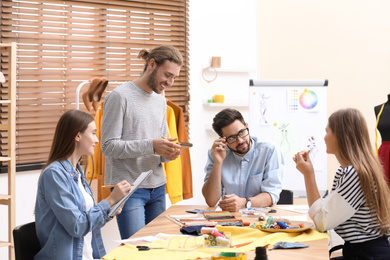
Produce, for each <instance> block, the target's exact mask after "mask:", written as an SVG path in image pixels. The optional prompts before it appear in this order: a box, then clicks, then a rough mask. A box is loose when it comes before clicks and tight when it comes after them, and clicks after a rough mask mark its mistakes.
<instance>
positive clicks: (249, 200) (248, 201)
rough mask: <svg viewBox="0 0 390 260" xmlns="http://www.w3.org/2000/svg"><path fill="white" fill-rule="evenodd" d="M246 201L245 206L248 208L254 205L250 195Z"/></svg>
mask: <svg viewBox="0 0 390 260" xmlns="http://www.w3.org/2000/svg"><path fill="white" fill-rule="evenodd" d="M245 199H246V203H245V207H246V208H251V207H252V201H251V199H250V198H249V197H246V198H245Z"/></svg>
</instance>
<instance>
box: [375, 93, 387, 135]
mask: <svg viewBox="0 0 390 260" xmlns="http://www.w3.org/2000/svg"><path fill="white" fill-rule="evenodd" d="M381 107H382V104H381V105H378V106H376V107H375V108H374V110H375V116H376V117H378V114H379V112H380V110H381ZM377 129H378V131H379V133H380V134H381V137H382V141H390V94H389V95H387V102H386V103H385V106H384V107H383V111H382V114H381V115H380V117H379V122H378V126H377Z"/></svg>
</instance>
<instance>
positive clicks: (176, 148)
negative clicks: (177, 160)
mask: <svg viewBox="0 0 390 260" xmlns="http://www.w3.org/2000/svg"><path fill="white" fill-rule="evenodd" d="M162 138H164V139H165V140H167V139H166V138H165V137H164V136H163V137H162ZM175 149H176V151H179V150H178V149H177V148H176V147H175Z"/></svg>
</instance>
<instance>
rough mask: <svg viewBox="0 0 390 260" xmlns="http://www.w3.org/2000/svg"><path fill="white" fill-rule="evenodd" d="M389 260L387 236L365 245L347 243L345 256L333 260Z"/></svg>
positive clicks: (389, 243)
mask: <svg viewBox="0 0 390 260" xmlns="http://www.w3.org/2000/svg"><path fill="white" fill-rule="evenodd" d="M341 259H344V260H389V259H390V242H389V238H388V237H386V236H383V237H380V238H377V239H373V240H370V241H367V242H363V243H349V242H345V244H344V247H343V256H341V257H334V258H332V260H341Z"/></svg>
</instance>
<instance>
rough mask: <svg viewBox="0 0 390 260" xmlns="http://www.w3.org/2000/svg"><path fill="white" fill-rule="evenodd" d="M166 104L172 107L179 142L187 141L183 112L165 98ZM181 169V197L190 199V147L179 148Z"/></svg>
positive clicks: (191, 193) (191, 190)
mask: <svg viewBox="0 0 390 260" xmlns="http://www.w3.org/2000/svg"><path fill="white" fill-rule="evenodd" d="M167 105H168V106H170V107H171V108H173V111H174V113H175V119H176V127H177V135H178V138H179V142H184V143H188V135H187V129H186V123H185V120H184V113H183V110H182V109H181V107H179V106H178V105H176V104H175V103H173V102H172V101H170V100H168V99H167ZM180 157H181V171H182V176H183V177H182V180H183V199H191V198H192V197H193V189H192V168H191V156H190V149H183V150H181V155H180Z"/></svg>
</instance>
